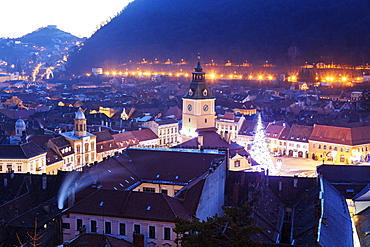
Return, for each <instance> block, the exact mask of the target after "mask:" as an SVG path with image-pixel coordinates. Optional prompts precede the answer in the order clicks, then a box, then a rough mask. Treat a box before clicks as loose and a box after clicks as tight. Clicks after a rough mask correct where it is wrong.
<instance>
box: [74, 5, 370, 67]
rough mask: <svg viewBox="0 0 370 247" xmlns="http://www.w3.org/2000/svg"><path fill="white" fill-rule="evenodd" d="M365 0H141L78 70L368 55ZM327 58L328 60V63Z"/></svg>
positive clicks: (99, 35) (351, 59)
mask: <svg viewBox="0 0 370 247" xmlns="http://www.w3.org/2000/svg"><path fill="white" fill-rule="evenodd" d="M368 9H370V3H369V2H368V1H365V0H327V1H321V0H311V1H303V0H285V1H277V0H264V1H262V0H234V1H226V0H218V1H211V0H203V1H196V0H184V1H172V0H135V1H133V2H131V3H130V4H129V5H128V6H127V7H126V8H125V9H124V10H123V11H122V12H121V14H119V15H118V16H116V17H115V18H113V19H112V20H111V21H110V22H109V23H108V24H106V25H105V26H103V27H102V28H101V29H99V30H98V31H97V32H96V33H95V34H94V35H92V37H91V38H89V39H88V40H86V42H85V45H84V46H83V47H82V48H81V49H80V50H78V51H77V52H76V53H74V54H72V55H71V57H70V61H69V65H70V66H69V67H70V69H71V70H72V71H73V72H82V71H83V72H86V71H90V70H91V68H92V67H114V66H116V67H117V66H119V64H122V63H124V62H127V61H128V60H136V61H140V60H141V59H142V58H146V59H148V60H154V58H157V59H159V60H162V61H165V60H167V59H171V60H177V61H179V60H180V59H182V58H184V59H185V60H189V59H193V58H194V57H195V56H196V54H197V53H198V52H200V53H201V54H202V58H204V59H205V60H211V59H213V60H220V61H227V60H229V59H230V60H231V61H235V62H237V63H241V62H242V61H245V60H248V61H252V62H261V61H265V60H269V61H270V60H271V61H272V62H273V63H279V64H289V63H290V62H292V61H290V60H294V59H292V57H289V56H288V49H289V48H291V47H297V48H298V49H297V54H295V56H296V58H297V59H296V60H297V62H303V61H309V62H318V61H324V62H337V63H352V64H358V63H361V62H363V61H365V60H366V61H368V59H369V54H370V34H369V33H368V32H366V28H367V24H366V23H369V24H370V16H368V15H367V13H366V12H367V11H366V10H368ZM326 60H327V61H326Z"/></svg>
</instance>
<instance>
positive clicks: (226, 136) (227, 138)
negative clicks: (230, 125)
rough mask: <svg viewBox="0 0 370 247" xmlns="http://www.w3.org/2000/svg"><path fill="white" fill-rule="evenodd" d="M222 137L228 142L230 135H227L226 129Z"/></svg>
mask: <svg viewBox="0 0 370 247" xmlns="http://www.w3.org/2000/svg"><path fill="white" fill-rule="evenodd" d="M224 139H225V141H226V142H227V143H229V142H230V136H229V132H228V131H225V137H224Z"/></svg>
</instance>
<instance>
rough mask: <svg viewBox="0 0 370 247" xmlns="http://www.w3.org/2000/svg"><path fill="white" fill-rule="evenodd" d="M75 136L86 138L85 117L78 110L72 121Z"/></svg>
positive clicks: (80, 110)
mask: <svg viewBox="0 0 370 247" xmlns="http://www.w3.org/2000/svg"><path fill="white" fill-rule="evenodd" d="M73 130H74V134H75V136H86V117H85V114H84V113H83V111H82V109H81V108H80V109H78V111H77V112H76V116H75V120H74V129H73Z"/></svg>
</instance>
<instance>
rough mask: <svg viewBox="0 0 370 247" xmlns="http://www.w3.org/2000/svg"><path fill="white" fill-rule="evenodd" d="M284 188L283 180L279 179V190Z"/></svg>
mask: <svg viewBox="0 0 370 247" xmlns="http://www.w3.org/2000/svg"><path fill="white" fill-rule="evenodd" d="M282 189H283V181H279V190H280V191H281V190H282Z"/></svg>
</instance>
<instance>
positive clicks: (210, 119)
mask: <svg viewBox="0 0 370 247" xmlns="http://www.w3.org/2000/svg"><path fill="white" fill-rule="evenodd" d="M182 100H183V103H182V105H183V114H182V134H183V135H186V136H196V135H197V131H198V130H200V129H206V128H214V127H215V100H216V98H215V97H214V96H213V95H212V93H211V91H210V90H209V89H208V86H207V84H206V81H205V73H204V72H203V68H202V66H201V65H200V62H199V61H198V64H197V66H196V67H195V68H194V72H193V73H192V82H191V84H190V87H189V90H188V91H187V92H186V94H185V95H184V96H183V98H182Z"/></svg>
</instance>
